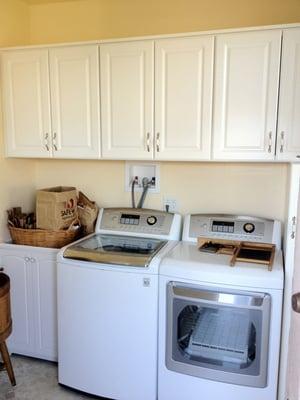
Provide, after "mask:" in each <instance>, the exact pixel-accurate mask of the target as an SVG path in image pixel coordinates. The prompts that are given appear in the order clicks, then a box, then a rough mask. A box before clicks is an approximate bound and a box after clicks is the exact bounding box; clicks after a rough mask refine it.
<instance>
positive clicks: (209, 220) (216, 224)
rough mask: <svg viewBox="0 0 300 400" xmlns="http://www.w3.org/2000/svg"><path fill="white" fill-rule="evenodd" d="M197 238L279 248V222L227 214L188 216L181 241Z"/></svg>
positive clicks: (195, 239)
mask: <svg viewBox="0 0 300 400" xmlns="http://www.w3.org/2000/svg"><path fill="white" fill-rule="evenodd" d="M198 237H207V238H212V239H216V238H219V239H228V240H242V241H252V242H261V243H274V244H276V245H278V246H279V248H280V242H281V229H280V222H279V221H275V220H270V219H263V218H255V217H246V216H237V215H227V214H191V215H188V216H187V217H186V218H185V221H184V230H183V240H185V241H192V242H196V241H197V238H198Z"/></svg>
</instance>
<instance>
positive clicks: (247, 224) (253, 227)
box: [243, 222, 255, 233]
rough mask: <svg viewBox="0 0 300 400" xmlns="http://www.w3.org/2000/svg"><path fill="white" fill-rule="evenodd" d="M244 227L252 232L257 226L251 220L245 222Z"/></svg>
mask: <svg viewBox="0 0 300 400" xmlns="http://www.w3.org/2000/svg"><path fill="white" fill-rule="evenodd" d="M243 228H244V231H245V232H246V233H252V232H254V230H255V226H254V224H252V223H251V222H247V223H246V224H244V226H243Z"/></svg>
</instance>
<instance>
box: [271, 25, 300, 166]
mask: <svg viewBox="0 0 300 400" xmlns="http://www.w3.org/2000/svg"><path fill="white" fill-rule="evenodd" d="M277 135H278V139H277V152H276V154H277V159H278V160H286V161H300V29H299V28H297V29H296V28H294V29H286V30H284V31H283V42H282V61H281V76H280V92H279V109H278V131H277Z"/></svg>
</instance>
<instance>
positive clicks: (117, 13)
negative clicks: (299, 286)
mask: <svg viewBox="0 0 300 400" xmlns="http://www.w3.org/2000/svg"><path fill="white" fill-rule="evenodd" d="M299 21H300V1H299V0H172V1H171V0H150V1H149V0H78V1H67V2H58V3H51V4H40V5H37V4H34V5H31V6H28V5H26V2H22V1H21V0H0V45H1V46H8V45H19V44H27V43H28V44H29V43H31V44H39V43H55V42H68V41H81V40H93V39H102V38H110V37H127V36H138V35H148V34H160V33H176V32H184V31H187V32H190V31H197V30H206V29H218V28H228V27H243V26H253V25H266V24H277V23H291V22H299ZM0 126H2V120H1V115H0ZM2 136H3V135H2V131H0V240H1V239H2V238H3V237H6V230H5V228H4V226H5V219H6V217H5V213H4V211H5V210H6V209H7V208H8V207H11V206H13V205H20V204H22V205H23V206H24V207H25V208H29V207H30V206H31V205H32V204H33V201H32V200H33V198H34V190H35V187H47V186H51V185H58V184H64V185H75V186H77V187H78V188H79V189H81V190H83V191H85V192H86V193H87V194H88V195H89V196H91V197H92V198H95V199H96V200H97V201H98V203H99V204H100V205H104V206H108V205H122V206H127V205H130V196H129V194H128V193H126V192H125V191H124V166H125V163H124V162H123V161H115V162H114V161H110V162H109V161H67V160H66V161H58V160H57V161H56V160H37V161H32V160H4V159H3V138H2ZM160 165H161V193H160V194H156V195H149V196H148V198H147V201H146V204H145V205H146V206H148V207H154V208H155V207H157V208H161V205H162V198H163V196H164V195H168V196H172V197H173V198H176V199H177V202H178V206H179V211H180V212H182V213H186V212H189V211H192V212H193V211H200V212H220V211H221V212H235V213H243V214H255V215H261V216H266V217H276V218H280V219H281V220H284V216H285V204H286V185H287V175H288V171H287V165H286V164H241V163H240V164H233V163H228V164H224V163H218V164H215V163H213V164H209V163H170V162H166V163H161V164H160ZM34 174H35V176H33V175H34Z"/></svg>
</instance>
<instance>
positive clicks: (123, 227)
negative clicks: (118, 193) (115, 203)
mask: <svg viewBox="0 0 300 400" xmlns="http://www.w3.org/2000/svg"><path fill="white" fill-rule="evenodd" d="M180 222H181V221H180V216H179V215H176V214H170V213H166V212H162V211H156V210H144V209H143V210H141V209H118V208H117V209H113V208H112V209H102V210H101V212H100V215H99V218H98V221H97V225H96V232H95V234H93V235H90V236H89V237H87V238H84V239H82V240H80V241H78V242H76V243H74V244H72V245H70V246H67V247H66V248H64V249H62V250H61V252H60V253H59V254H58V339H59V352H58V362H59V364H58V371H59V382H60V383H61V384H64V385H67V386H69V387H72V388H75V389H78V390H81V391H84V392H87V393H91V394H94V395H98V396H103V397H108V398H111V399H118V400H141V399H143V400H156V398H157V331H158V268H159V264H160V261H161V257H162V256H163V255H164V254H165V253H166V252H167V251H168V250H170V249H171V248H172V247H174V245H175V244H176V243H177V242H176V240H178V239H179V236H180V230H181V224H180Z"/></svg>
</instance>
